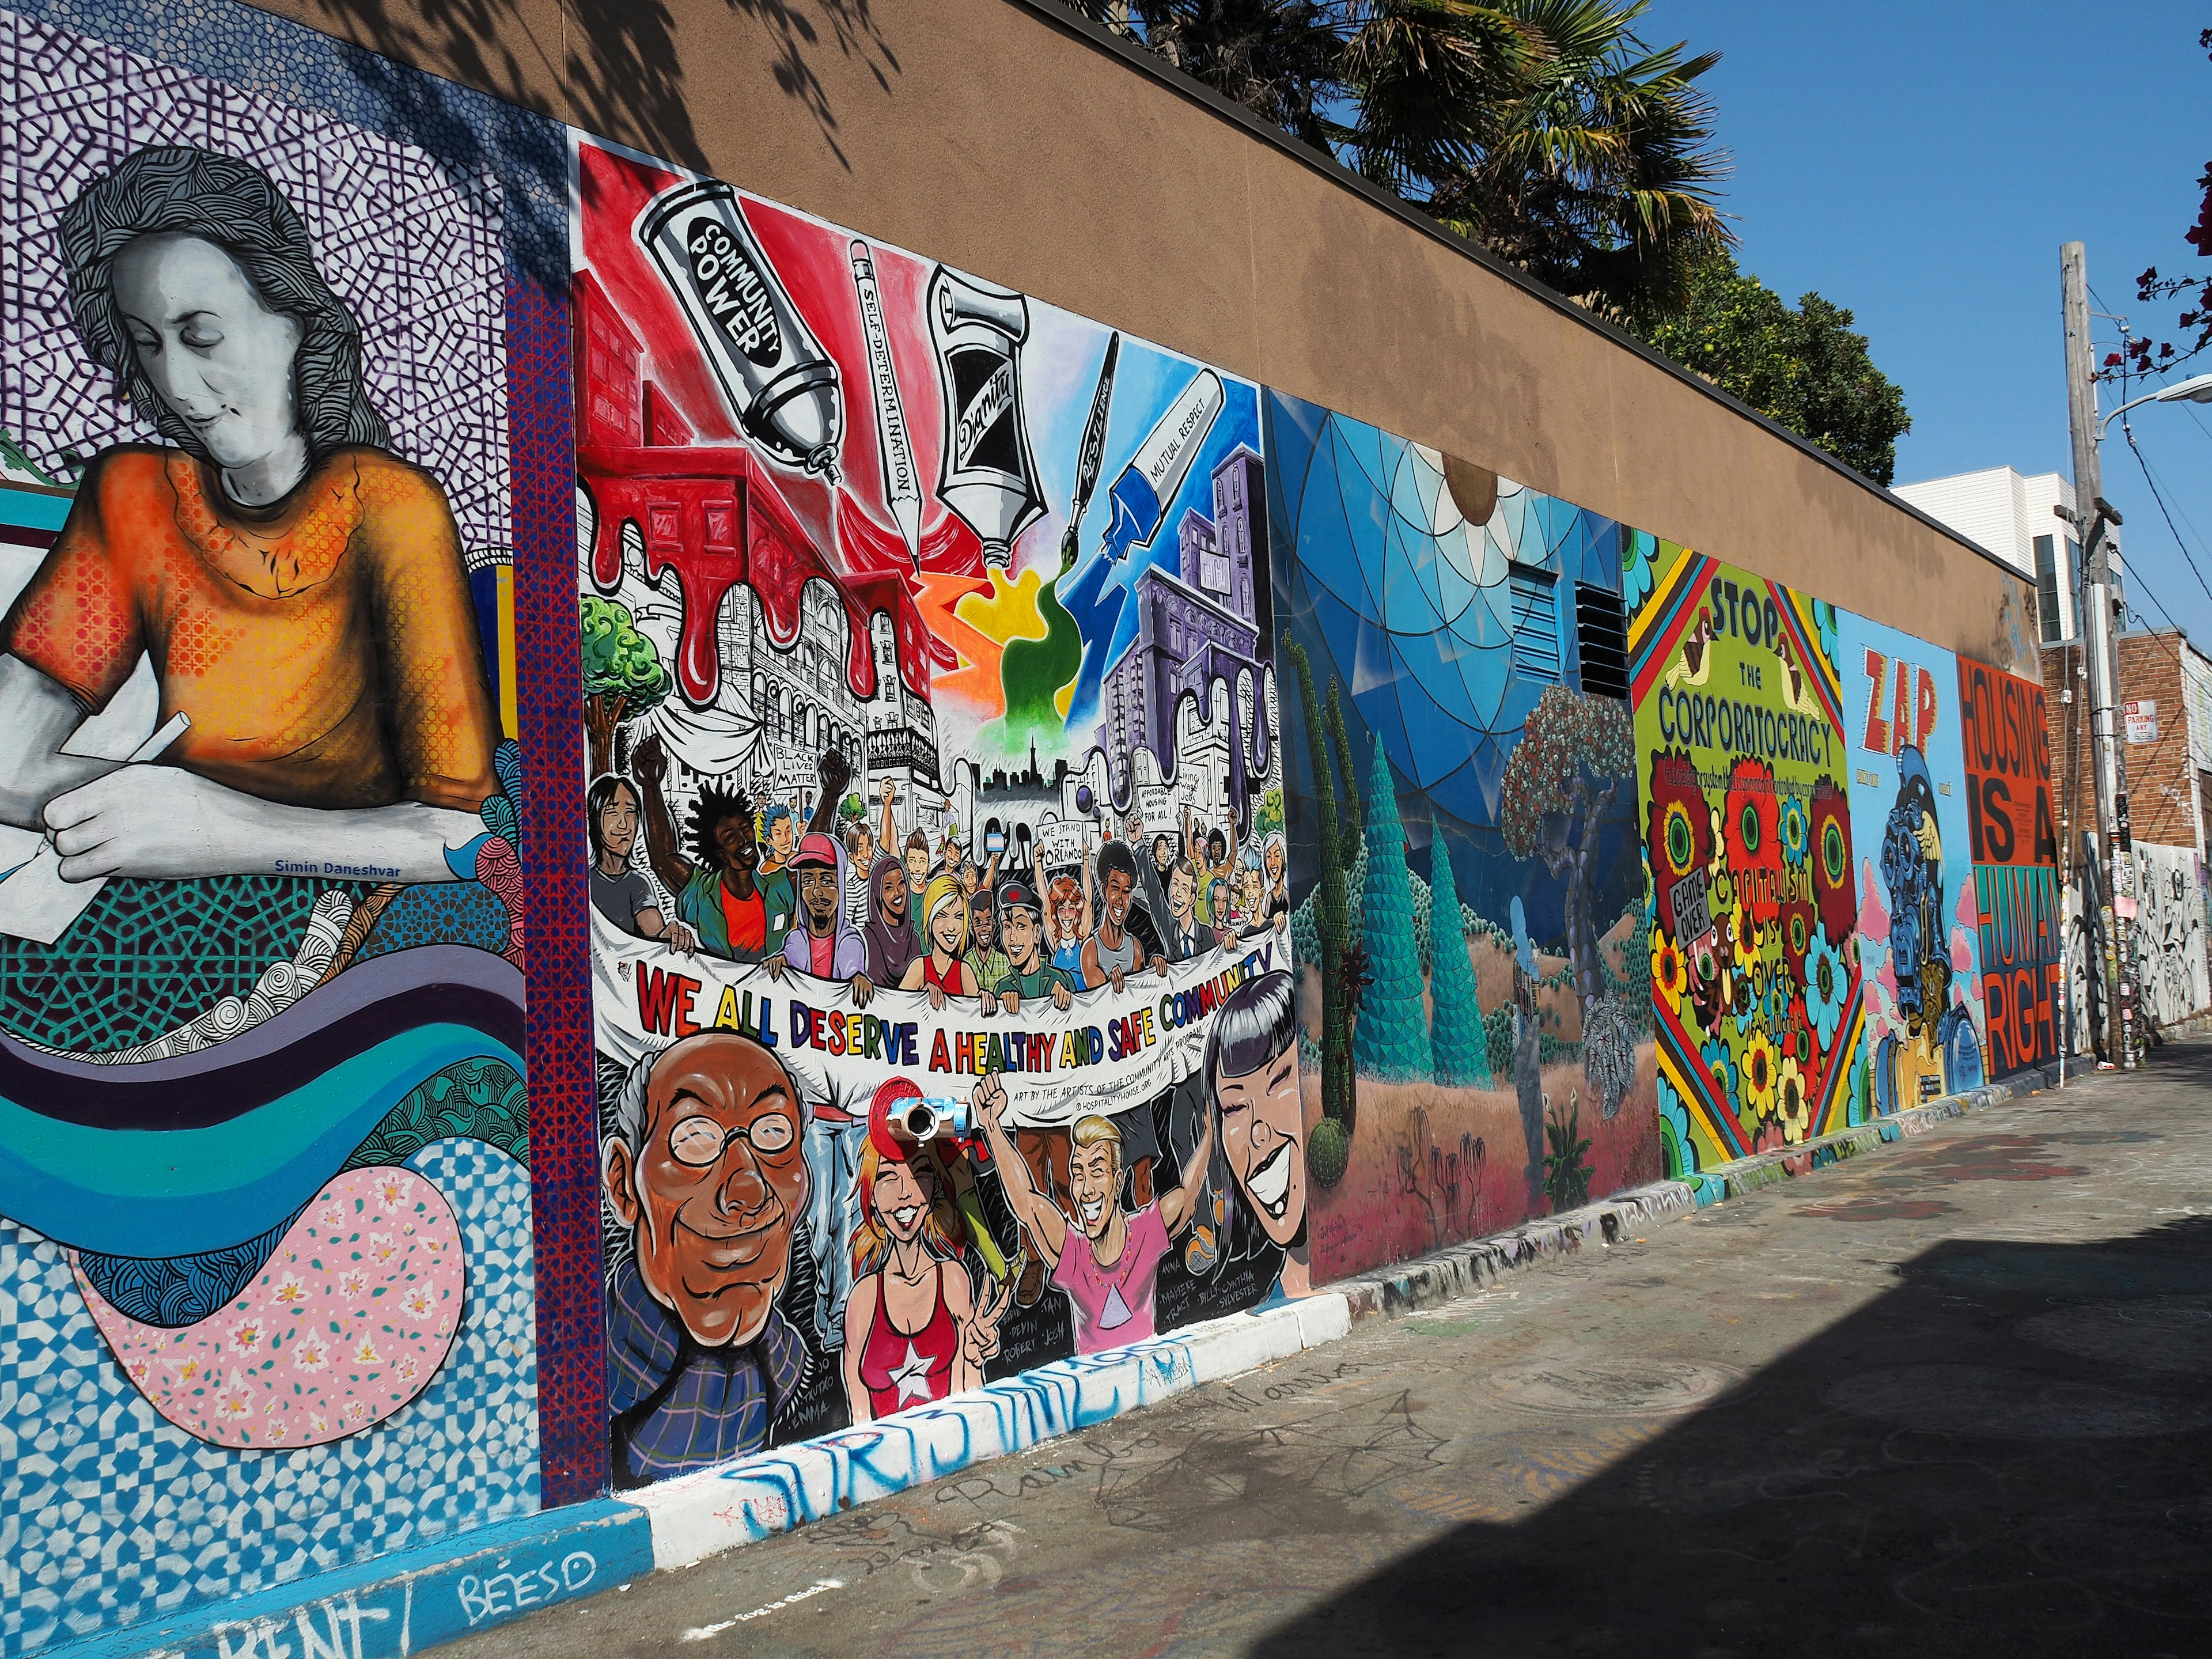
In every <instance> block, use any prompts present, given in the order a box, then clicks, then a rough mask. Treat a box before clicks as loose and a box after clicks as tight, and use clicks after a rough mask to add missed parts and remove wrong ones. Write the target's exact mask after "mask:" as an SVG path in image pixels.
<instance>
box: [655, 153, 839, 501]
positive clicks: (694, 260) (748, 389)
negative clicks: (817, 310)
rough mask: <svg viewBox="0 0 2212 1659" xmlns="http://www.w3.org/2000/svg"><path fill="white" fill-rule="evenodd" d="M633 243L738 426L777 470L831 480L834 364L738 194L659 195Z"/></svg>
mask: <svg viewBox="0 0 2212 1659" xmlns="http://www.w3.org/2000/svg"><path fill="white" fill-rule="evenodd" d="M637 239H638V240H639V241H640V242H641V243H643V244H644V245H645V249H646V252H648V253H650V254H651V255H652V256H653V263H654V264H656V265H658V266H659V268H660V274H661V276H663V277H664V278H665V279H666V281H667V283H668V286H669V288H670V289H671V290H672V291H673V292H674V294H675V295H676V300H677V303H678V305H680V306H681V307H683V308H684V319H685V320H686V321H687V322H689V323H690V325H691V330H692V332H693V333H695V334H696V335H697V336H698V337H699V343H700V344H701V345H702V346H703V347H704V348H705V349H706V352H707V361H708V363H709V364H711V365H712V366H713V368H714V378H715V379H716V380H720V382H721V384H722V393H723V395H724V396H725V397H726V398H728V399H729V400H730V407H731V408H732V410H736V411H737V416H738V427H739V428H741V429H742V430H743V431H744V434H745V435H746V436H747V437H749V438H750V439H751V440H752V441H754V443H756V444H757V445H758V446H759V447H761V448H762V449H763V450H765V451H767V452H768V453H769V456H770V457H771V458H772V459H775V460H776V461H779V462H781V464H782V465H785V466H788V467H793V468H801V469H804V470H805V471H808V472H814V473H819V474H821V475H823V477H827V478H828V479H829V481H830V482H831V483H835V482H836V477H837V445H838V441H839V439H840V438H841V437H842V435H843V431H844V400H843V398H842V394H841V392H840V390H839V387H838V381H837V365H836V363H834V362H831V361H830V359H829V353H828V352H826V351H824V350H823V349H822V343H821V342H820V341H818V340H817V339H816V338H815V337H814V334H813V331H811V329H809V328H808V327H807V326H806V319H805V318H804V317H801V316H800V315H799V307H797V306H795V305H793V303H792V301H791V295H788V294H787V293H786V292H785V291H784V287H783V283H782V282H781V279H779V278H778V277H777V276H776V274H775V266H773V265H771V264H769V261H768V256H767V255H766V254H765V253H763V252H761V246H760V243H759V242H758V241H757V240H756V239H755V238H754V235H753V231H752V227H751V226H750V225H749V224H747V223H746V222H745V216H744V210H742V209H741V208H740V207H739V206H738V193H737V191H734V190H732V188H731V187H730V186H729V185H725V184H720V183H717V182H715V181H714V180H713V179H704V180H702V181H701V182H699V183H697V184H691V185H678V187H677V188H676V189H674V190H671V191H667V192H665V194H663V195H660V196H658V197H654V198H653V201H652V202H651V203H650V204H647V207H646V210H645V211H644V212H643V213H642V214H641V215H640V216H638V222H637Z"/></svg>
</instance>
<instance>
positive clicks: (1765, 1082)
mask: <svg viewBox="0 0 2212 1659" xmlns="http://www.w3.org/2000/svg"><path fill="white" fill-rule="evenodd" d="M1777 1072H1778V1066H1776V1064H1775V1060H1774V1044H1773V1043H1772V1042H1771V1041H1769V1040H1768V1038H1767V1035H1766V1033H1765V1032H1764V1031H1753V1033H1752V1034H1751V1041H1750V1042H1747V1043H1745V1044H1744V1047H1743V1073H1742V1082H1743V1090H1742V1100H1741V1103H1740V1106H1739V1109H1738V1112H1737V1115H1738V1116H1739V1117H1740V1118H1741V1120H1742V1121H1744V1122H1745V1123H1747V1124H1748V1123H1751V1122H1753V1121H1756V1120H1758V1119H1759V1118H1762V1117H1765V1115H1767V1113H1768V1112H1769V1111H1770V1110H1771V1109H1772V1107H1773V1105H1774V1081H1775V1077H1776V1073H1777Z"/></svg>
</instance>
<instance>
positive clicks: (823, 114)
mask: <svg viewBox="0 0 2212 1659" xmlns="http://www.w3.org/2000/svg"><path fill="white" fill-rule="evenodd" d="M556 3H557V5H558V8H559V11H560V13H561V14H562V15H561V18H560V25H559V27H560V28H561V31H562V32H561V33H559V34H555V33H552V32H551V30H550V28H548V27H544V25H545V24H547V23H549V22H550V18H546V17H544V16H543V15H538V16H537V18H536V21H538V24H539V27H532V21H533V14H543V13H549V12H550V11H552V10H553V9H554V6H553V4H550V3H544V0H539V3H532V0H316V4H315V9H314V11H313V12H311V13H310V14H309V15H310V19H311V21H322V22H323V23H324V24H325V26H326V27H331V28H333V29H336V30H337V31H338V32H340V33H343V34H344V35H345V36H346V37H348V38H349V39H350V40H354V41H355V42H356V43H358V44H359V45H362V46H368V47H369V48H371V49H372V50H374V51H376V52H384V53H386V54H388V55H389V56H391V57H393V58H399V59H401V60H402V61H405V62H411V63H418V64H419V63H435V64H444V65H448V66H450V68H451V70H452V72H453V74H454V75H456V76H459V78H460V79H462V80H464V81H466V82H470V83H471V84H472V85H475V86H479V87H483V88H486V89H487V90H489V91H490V92H493V93H495V94H497V95H499V96H500V97H501V98H505V99H507V100H512V101H514V102H517V103H520V104H524V105H526V106H531V107H532V108H535V109H537V110H538V112H540V113H542V114H544V115H549V116H551V117H553V118H556V119H562V120H567V121H570V122H572V123H574V125H577V126H580V127H582V128H583V129H584V130H585V131H588V132H593V133H599V134H603V135H605V136H606V137H611V138H616V139H618V140H620V141H621V142H623V143H627V144H629V145H632V146H634V147H635V148H636V149H641V150H644V151H646V152H647V153H648V154H650V155H657V156H660V157H662V158H664V159H665V160H668V161H676V162H678V163H680V164H682V165H684V166H685V167H695V168H698V169H699V170H701V171H702V172H703V171H708V170H709V169H708V162H707V157H706V153H705V151H704V149H702V146H701V143H700V141H699V135H698V131H697V129H696V127H695V125H693V122H692V118H691V110H690V101H691V99H692V98H693V97H694V96H695V95H696V96H701V97H704V96H706V95H708V93H709V91H710V89H709V88H706V87H704V86H692V85H687V84H686V82H685V81H684V72H683V66H682V63H681V60H680V56H679V52H678V39H677V36H678V27H677V18H676V15H675V11H674V9H673V8H672V7H671V5H670V4H668V3H667V0H556ZM691 10H692V21H693V26H694V33H695V35H696V33H697V32H698V30H699V27H700V26H701V25H702V24H703V25H706V26H708V27H714V26H715V25H716V22H717V18H716V14H717V12H718V11H720V12H721V13H725V14H726V15H728V17H729V18H731V19H732V20H733V21H741V22H743V23H745V24H749V25H750V26H751V29H752V30H753V31H754V32H755V36H756V38H755V39H754V40H740V41H738V42H737V43H736V44H738V46H739V47H740V48H741V49H742V50H743V51H744V52H747V53H748V54H751V55H757V56H760V57H763V58H767V59H768V60H769V62H770V63H771V64H772V65H773V70H772V72H773V74H774V75H775V84H776V87H777V88H778V89H779V90H780V91H781V93H782V94H783V95H784V96H785V97H786V98H787V99H788V100H791V101H793V103H796V104H798V105H799V106H800V107H801V108H803V109H804V110H805V112H807V114H808V115H809V116H811V118H813V121H814V124H815V126H816V129H817V131H819V132H820V133H821V135H822V140H823V143H824V144H826V145H827V146H828V147H829V151H830V153H831V154H832V155H835V156H836V158H837V161H838V162H839V164H840V165H841V166H846V167H849V166H850V165H851V163H850V161H848V158H847V156H846V155H845V151H844V149H843V147H842V145H841V144H840V143H839V142H838V134H839V121H838V114H837V110H836V106H835V105H834V103H833V102H832V100H831V98H830V95H829V88H828V87H827V85H826V84H825V83H824V82H823V77H822V75H821V73H820V71H819V70H817V64H819V63H820V62H822V61H823V58H824V57H825V54H829V53H835V54H836V55H837V56H838V57H840V58H846V59H848V60H850V59H857V60H858V61H859V62H860V63H861V64H864V65H865V66H866V69H867V70H868V72H869V74H870V75H872V76H874V78H875V82H876V84H877V85H878V87H880V88H883V89H884V91H885V92H889V91H890V89H891V77H892V76H897V75H899V74H901V73H902V72H903V71H902V69H901V67H900V64H899V60H898V57H897V54H896V52H893V51H892V49H891V46H890V42H889V41H888V40H886V39H885V38H884V33H883V31H882V29H881V28H880V27H878V23H877V21H876V18H875V15H874V8H873V6H872V4H871V0H709V3H702V4H700V5H698V6H697V7H696V8H693V9H691ZM318 14H319V17H318ZM556 81H557V82H559V83H560V84H562V86H564V87H565V88H566V89H567V92H568V99H569V103H568V106H567V107H566V108H560V107H548V106H546V104H545V101H544V96H543V89H544V88H546V87H547V86H549V85H550V84H552V83H554V82H556Z"/></svg>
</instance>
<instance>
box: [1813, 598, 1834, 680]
mask: <svg viewBox="0 0 2212 1659" xmlns="http://www.w3.org/2000/svg"><path fill="white" fill-rule="evenodd" d="M1813 628H1814V632H1815V633H1816V634H1818V635H1819V636H1820V655H1821V656H1822V657H1824V658H1825V659H1827V661H1828V663H1829V664H1830V665H1833V664H1834V662H1835V660H1836V607H1835V605H1833V604H1832V603H1831V602H1830V601H1828V600H1826V599H1814V601H1813ZM1831 671H1832V666H1831Z"/></svg>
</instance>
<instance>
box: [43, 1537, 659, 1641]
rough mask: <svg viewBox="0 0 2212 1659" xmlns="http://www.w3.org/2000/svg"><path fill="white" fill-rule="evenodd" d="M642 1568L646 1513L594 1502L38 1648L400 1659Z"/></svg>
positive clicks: (648, 1542) (647, 1546) (647, 1553)
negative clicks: (387, 1656)
mask: <svg viewBox="0 0 2212 1659" xmlns="http://www.w3.org/2000/svg"><path fill="white" fill-rule="evenodd" d="M652 1565H653V1531H652V1525H651V1523H650V1522H648V1521H647V1518H646V1515H645V1511H644V1510H641V1509H638V1508H636V1507H635V1506H634V1505H632V1504H617V1503H611V1502H607V1501H605V1500H601V1501H600V1502H598V1503H592V1504H574V1505H571V1506H569V1507H568V1508H565V1509H559V1510H547V1511H545V1512H544V1513H542V1514H538V1515H528V1516H518V1517H517V1518H516V1519H514V1520H512V1521H501V1522H495V1523H493V1524H492V1525H490V1526H488V1527H479V1528H476V1529H475V1530H474V1531H472V1532H466V1533H463V1534H460V1535H459V1537H456V1538H450V1539H446V1540H443V1541H440V1542H438V1543H435V1544H424V1545H419V1546H417V1547H415V1548H413V1549H406V1550H398V1551H395V1552H393V1553H392V1554H390V1555H380V1556H378V1557H376V1558H375V1559H374V1560H370V1561H365V1562H362V1563H361V1564H359V1565H355V1566H350V1567H334V1568H331V1570H329V1571H324V1572H317V1573H310V1574H308V1575H307V1576H306V1577H301V1578H298V1579H295V1581H293V1582H292V1583H289V1584H283V1585H279V1586H278V1587H277V1588H276V1589H267V1590H262V1591H260V1592H258V1594H256V1595H246V1596H240V1598H238V1599H237V1600H235V1601H220V1602H216V1603H215V1604H214V1605H212V1606H210V1607H199V1608H195V1609H194V1610H193V1611H191V1613H186V1614H184V1615H182V1616H180V1617H178V1618H174V1619H157V1620H152V1621H150V1622H149V1623H147V1624H142V1625H133V1626H130V1627H129V1628H127V1629H124V1630H118V1631H110V1632H103V1633H101V1634H100V1635H97V1636H92V1637H88V1638H83V1639H82V1640H80V1641H76V1642H72V1643H64V1644H61V1645H59V1646H57V1647H54V1648H50V1649H48V1650H46V1651H47V1652H48V1653H50V1654H52V1655H53V1656H54V1659H125V1656H126V1655H131V1654H141V1655H144V1656H146V1659H318V1656H328V1655H335V1656H338V1659H356V1656H366V1655H385V1654H395V1655H405V1654H408V1653H411V1652H419V1651H420V1650H422V1649H424V1648H428V1647H435V1646H436V1645H437V1644H440V1643H441V1642H451V1641H453V1640H456V1639H457V1638H460V1637H463V1636H466V1635H469V1634H470V1633H471V1632H475V1631H480V1630H490V1629H493V1628H494V1627H495V1626H500V1625H504V1624H507V1623H508V1622H509V1621H510V1620H515V1619H519V1618H520V1617H521V1616H522V1615H523V1614H524V1613H530V1612H533V1611H535V1610H536V1609H538V1608H539V1607H551V1606H553V1605H554V1604H555V1603H556V1602H560V1601H574V1600H576V1599H578V1598H579V1597H580V1596H586V1595H596V1594H598V1593H599V1591H601V1590H605V1589H612V1588H613V1587H614V1586H615V1585H617V1584H618V1583H623V1581H624V1580H626V1579H629V1578H634V1577H636V1576H637V1575H638V1574H639V1573H641V1572H643V1571H647V1570H648V1569H649V1568H650V1567H651V1566H652Z"/></svg>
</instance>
